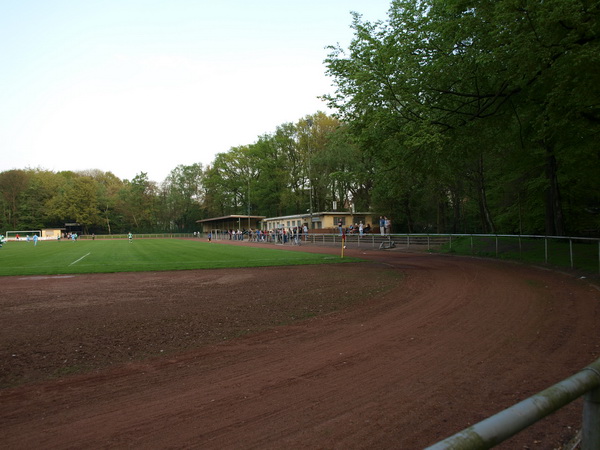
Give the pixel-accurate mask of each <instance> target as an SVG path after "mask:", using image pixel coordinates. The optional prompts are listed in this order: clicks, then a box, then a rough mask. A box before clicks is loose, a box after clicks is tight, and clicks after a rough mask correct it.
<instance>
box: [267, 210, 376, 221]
mask: <svg viewBox="0 0 600 450" xmlns="http://www.w3.org/2000/svg"><path fill="white" fill-rule="evenodd" d="M310 215H311V214H310V213H309V212H306V213H304V214H293V215H291V216H275V217H266V218H264V219H263V220H286V219H301V218H302V217H310ZM312 215H313V216H372V215H373V213H371V212H354V213H353V212H350V211H321V212H313V213H312Z"/></svg>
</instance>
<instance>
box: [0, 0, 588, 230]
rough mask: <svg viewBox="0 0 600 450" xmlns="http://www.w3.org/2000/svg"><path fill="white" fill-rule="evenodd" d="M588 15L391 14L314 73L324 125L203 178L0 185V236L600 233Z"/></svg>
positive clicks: (184, 169) (296, 131) (564, 8)
mask: <svg viewBox="0 0 600 450" xmlns="http://www.w3.org/2000/svg"><path fill="white" fill-rule="evenodd" d="M599 9H600V4H599V3H598V2H596V1H591V0H544V1H540V0H477V1H470V2H466V1H464V0H395V1H392V2H391V5H390V9H389V11H388V16H387V18H386V19H385V20H381V21H377V22H374V23H370V22H366V21H364V20H363V19H362V17H361V16H360V15H359V14H357V13H355V14H354V15H353V20H352V28H353V30H354V37H353V39H352V41H351V43H350V45H349V46H348V48H342V47H340V46H339V45H338V46H332V47H330V52H329V55H328V57H327V58H326V60H325V61H324V64H325V70H326V73H327V75H329V76H330V78H331V80H332V82H333V86H334V92H333V93H330V94H329V95H325V96H324V99H325V100H326V102H327V103H328V105H329V106H330V108H332V110H333V111H335V114H333V115H327V114H325V113H323V112H317V113H314V114H311V115H307V116H305V117H303V118H300V119H299V120H298V121H297V122H296V123H284V124H279V125H277V126H276V127H275V130H274V131H273V132H272V133H267V134H263V135H261V136H259V137H258V138H257V140H256V141H255V142H253V143H248V144H247V145H242V146H239V147H234V148H231V149H229V150H228V151H226V152H223V153H218V154H217V155H216V157H215V159H214V161H213V162H212V163H211V164H209V165H206V166H203V165H202V164H200V163H197V164H192V165H189V166H186V165H180V166H178V167H176V168H174V169H173V170H172V171H171V173H170V174H169V175H168V176H167V178H166V179H165V180H164V181H162V183H157V182H154V181H151V180H149V179H148V177H147V174H145V173H143V172H141V173H139V174H138V175H136V176H135V177H134V179H132V180H120V179H119V178H117V177H116V176H115V175H113V174H112V173H110V172H107V173H103V172H100V171H87V172H78V173H74V172H58V173H54V172H48V171H44V170H41V169H35V170H33V169H25V170H10V171H6V172H2V173H0V213H1V214H0V226H1V227H3V228H4V229H9V228H10V229H31V228H39V227H42V226H58V225H61V223H63V224H64V222H69V221H76V222H79V223H81V224H82V225H83V226H84V227H85V228H86V229H87V230H89V231H93V232H96V233H101V232H106V233H115V232H125V231H129V230H132V231H135V232H144V231H193V230H195V229H196V221H197V220H199V219H202V218H208V217H214V216H222V215H228V214H250V215H265V216H276V215H290V214H298V213H304V212H306V211H309V210H314V211H323V210H331V209H332V208H333V205H337V208H338V209H343V210H353V209H354V210H356V211H367V210H369V211H371V212H373V213H374V214H375V215H387V216H390V217H392V218H393V219H394V220H393V223H394V227H395V231H403V232H464V233H476V232H485V233H520V234H541V233H543V234H548V235H567V234H570V235H595V236H597V235H598V234H599V231H600V152H599V151H598V146H597V141H598V134H599V132H600V24H599V21H598V16H599Z"/></svg>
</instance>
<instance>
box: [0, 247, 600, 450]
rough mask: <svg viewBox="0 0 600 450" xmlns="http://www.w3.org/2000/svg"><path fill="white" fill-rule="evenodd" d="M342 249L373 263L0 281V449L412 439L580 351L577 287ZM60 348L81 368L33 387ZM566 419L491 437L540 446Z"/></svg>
mask: <svg viewBox="0 0 600 450" xmlns="http://www.w3.org/2000/svg"><path fill="white" fill-rule="evenodd" d="M301 250H304V251H307V250H310V251H331V252H336V251H337V250H331V249H330V250H327V249H310V248H309V247H302V248H301ZM349 253H350V254H351V255H353V256H354V255H356V256H362V257H364V258H367V259H370V260H372V261H374V262H370V263H360V264H342V265H332V266H327V267H323V266H318V267H310V266H309V267H293V268H277V269H272V268H270V269H269V268H267V269H250V270H237V269H236V270H232V271H189V272H176V273H149V274H111V275H90V276H76V277H69V278H58V277H53V278H50V279H40V278H38V279H33V278H35V277H33V278H32V277H29V278H27V277H6V278H3V279H2V298H1V299H0V312H1V315H0V342H2V347H1V348H0V369H2V371H1V372H0V375H1V376H2V377H3V380H4V381H3V382H4V384H5V385H6V384H7V383H13V385H15V384H16V383H21V384H19V385H16V386H15V387H8V388H4V389H2V390H0V442H2V446H3V448H7V449H13V448H14V449H16V448H19V449H30V448H124V447H134V448H220V449H221V448H261V449H264V448H339V449H348V448H369V449H374V448H375V449H376V448H395V449H398V448H404V449H415V448H422V447H424V446H427V445H430V444H432V443H434V442H436V441H438V440H439V439H442V438H444V437H447V436H448V435H450V434H452V433H454V432H456V431H459V430H461V429H462V428H464V427H466V426H468V425H470V424H473V423H475V422H477V421H479V420H482V419H484V418H485V417H487V416H489V415H491V414H494V413H495V412H497V411H499V410H501V409H503V408H505V407H508V406H510V405H512V404H514V403H516V402H517V401H520V400H522V399H524V398H526V397H528V396H530V395H532V394H534V393H536V392H539V391H540V390H543V389H545V388H546V387H549V386H550V385H552V384H554V383H556V382H557V381H560V380H562V379H564V378H566V377H567V376H569V375H571V374H573V373H574V372H576V371H578V370H579V369H581V368H582V367H584V366H585V365H586V364H588V363H590V362H592V361H594V360H595V359H597V358H598V357H600V327H599V326H598V324H599V323H600V320H599V319H600V292H599V291H598V290H597V289H596V288H595V287H593V286H590V284H589V283H587V282H586V281H585V280H579V279H577V278H575V277H572V276H568V275H564V274H559V273H555V272H551V271H547V270H542V269H536V268H528V267H524V266H521V265H517V264H511V263H502V262H495V261H485V260H480V259H471V258H458V257H448V256H443V255H431V254H426V253H403V252H400V251H389V252H379V251H357V250H353V251H349ZM348 302H349V304H348ZM345 305H347V306H345ZM315 315H316V316H315ZM311 316H315V317H311ZM299 318H305V319H304V320H297V319H299ZM32 323H33V324H35V326H33V327H32V326H31V324H32ZM277 323H287V325H284V326H278V327H274V325H275V324H277ZM28 324H29V325H28ZM259 329H262V330H263V331H256V330H259ZM236 335H237V336H239V337H237V338H236V339H229V338H230V337H231V336H236ZM224 338H227V339H226V340H224ZM7 343H8V345H6V344H7ZM18 346H21V347H20V348H19V347H18ZM161 354H164V355H165V356H156V357H153V358H151V359H146V360H143V361H136V359H137V358H139V356H144V355H146V356H147V355H161ZM13 355H14V356H13ZM61 358H66V359H67V360H69V358H71V359H73V358H75V359H77V358H79V360H78V364H80V365H81V366H82V367H87V368H88V369H91V370H92V371H91V372H88V373H86V374H80V375H73V376H68V377H61V378H57V379H51V380H48V379H47V377H48V375H49V374H50V373H52V374H53V376H55V377H56V376H57V374H59V373H61V372H60V371H57V367H58V366H60V364H61V363H62V362H63V361H62V360H61ZM128 359H129V360H131V361H132V362H127V361H128ZM43 360H46V361H51V362H50V363H47V365H44V364H46V363H45V362H44V361H43ZM94 360H95V361H94ZM19 361H22V363H19ZM64 365H65V372H66V371H67V370H66V368H67V367H70V368H73V365H72V362H71V363H67V362H65V363H64ZM44 378H46V379H44ZM580 416H581V405H580V402H576V403H575V404H573V405H572V406H569V407H568V408H566V409H565V410H563V411H562V412H560V413H558V414H556V415H553V416H551V417H550V418H547V419H545V420H544V421H542V422H541V423H540V424H538V425H536V426H535V427H533V428H531V429H530V430H528V431H526V432H523V433H521V434H520V435H518V436H517V437H515V438H513V439H511V440H510V441H508V442H506V443H505V444H503V445H502V446H500V447H499V448H507V449H514V448H532V449H551V448H556V447H558V446H559V445H560V444H561V443H563V442H565V441H566V440H568V439H569V437H570V436H572V435H573V434H574V433H575V431H576V429H577V428H578V427H579V426H580Z"/></svg>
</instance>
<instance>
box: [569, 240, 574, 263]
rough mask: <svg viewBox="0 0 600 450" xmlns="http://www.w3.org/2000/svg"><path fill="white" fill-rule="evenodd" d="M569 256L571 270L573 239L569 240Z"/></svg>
mask: <svg viewBox="0 0 600 450" xmlns="http://www.w3.org/2000/svg"><path fill="white" fill-rule="evenodd" d="M569 254H570V256H571V269H572V268H573V239H569Z"/></svg>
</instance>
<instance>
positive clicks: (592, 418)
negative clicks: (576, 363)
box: [427, 359, 600, 450]
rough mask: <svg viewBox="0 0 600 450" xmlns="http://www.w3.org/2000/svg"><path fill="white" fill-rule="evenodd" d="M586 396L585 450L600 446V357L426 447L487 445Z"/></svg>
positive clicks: (464, 449) (462, 449) (469, 449)
mask: <svg viewBox="0 0 600 450" xmlns="http://www.w3.org/2000/svg"><path fill="white" fill-rule="evenodd" d="M581 396H584V404H583V420H582V429H581V448H582V450H598V449H600V359H597V360H596V361H595V362H594V363H592V364H590V365H589V366H588V367H586V368H585V369H583V370H582V371H580V372H578V373H576V374H575V375H573V376H571V377H569V378H567V379H566V380H563V381H561V382H560V383H557V384H555V385H554V386H552V387H550V388H548V389H546V390H544V391H542V392H540V393H538V394H536V395H534V396H532V397H529V398H528V399H526V400H523V401H522V402H520V403H517V404H516V405H514V406H511V407H510V408H507V409H505V410H504V411H501V412H499V413H498V414H496V415H494V416H492V417H489V418H487V419H485V420H483V421H481V422H479V423H477V424H475V425H473V426H472V427H469V428H466V429H464V430H463V431H461V432H459V433H457V434H455V435H453V436H450V437H449V438H447V439H444V440H443V441H440V442H438V443H436V444H434V445H432V446H431V447H428V448H427V450H448V449H453V450H476V449H488V448H491V447H493V446H495V445H498V444H500V443H501V442H503V441H505V440H506V439H508V438H510V437H511V436H514V435H515V434H517V433H518V432H520V431H522V430H524V429H525V428H527V427H528V426H530V425H532V424H534V423H535V422H537V421H539V420H541V419H543V418H544V417H546V416H547V415H549V414H552V413H553V412H556V411H557V410H559V409H560V408H562V407H563V406H565V405H567V404H569V403H571V402H572V401H573V400H576V399H578V398H579V397H581Z"/></svg>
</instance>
